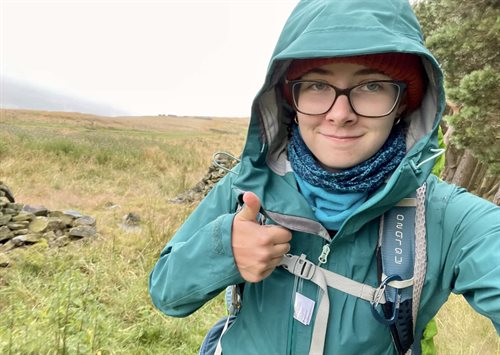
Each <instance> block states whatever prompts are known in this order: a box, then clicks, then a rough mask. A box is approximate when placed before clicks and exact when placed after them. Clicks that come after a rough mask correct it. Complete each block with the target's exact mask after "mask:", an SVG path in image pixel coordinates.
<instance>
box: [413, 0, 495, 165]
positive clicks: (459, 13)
mask: <svg viewBox="0 0 500 355" xmlns="http://www.w3.org/2000/svg"><path fill="white" fill-rule="evenodd" d="M415 11H416V13H417V16H418V17H419V19H420V22H421V24H422V28H423V31H424V33H425V34H426V38H427V40H426V44H427V46H428V47H429V48H430V49H431V51H432V52H433V53H434V54H435V55H436V57H437V58H438V60H439V61H440V62H441V64H442V68H443V70H444V73H445V84H446V88H447V93H448V98H449V99H450V100H451V101H452V102H453V103H454V104H456V105H458V106H459V107H460V108H461V110H460V113H459V114H458V115H456V116H453V117H447V118H446V119H447V120H448V121H449V123H450V125H452V126H453V127H454V128H455V131H454V134H453V136H452V141H453V143H456V144H457V145H458V146H460V147H462V148H467V149H469V150H470V151H471V152H472V153H473V155H474V156H476V157H477V158H478V159H479V160H480V161H482V162H483V163H486V164H488V166H489V167H490V170H491V171H492V172H493V173H496V172H499V171H500V162H499V161H498V160H499V159H498V156H499V148H498V146H499V145H500V143H499V137H498V128H499V123H498V122H499V120H500V114H499V112H500V110H499V100H498V97H500V86H499V85H498V82H499V77H500V2H498V1H496V0H478V1H469V0H426V1H421V2H419V3H417V4H416V6H415Z"/></svg>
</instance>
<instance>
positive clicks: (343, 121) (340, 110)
mask: <svg viewBox="0 0 500 355" xmlns="http://www.w3.org/2000/svg"><path fill="white" fill-rule="evenodd" d="M325 119H326V120H328V121H330V122H331V123H333V124H335V125H338V126H345V125H349V124H353V123H355V122H356V121H357V119H358V115H356V113H355V112H354V111H353V110H352V108H351V104H350V103H349V99H348V98H347V96H346V95H340V96H338V97H337V100H335V103H334V104H333V106H332V108H331V109H330V111H328V112H327V113H326V116H325Z"/></svg>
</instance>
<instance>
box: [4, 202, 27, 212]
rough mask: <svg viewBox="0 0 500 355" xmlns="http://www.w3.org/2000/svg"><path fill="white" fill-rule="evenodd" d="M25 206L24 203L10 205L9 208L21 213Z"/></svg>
mask: <svg viewBox="0 0 500 355" xmlns="http://www.w3.org/2000/svg"><path fill="white" fill-rule="evenodd" d="M23 207H24V205H23V204H22V203H8V204H7V208H11V209H13V210H14V211H16V212H19V211H21V210H22V209H23Z"/></svg>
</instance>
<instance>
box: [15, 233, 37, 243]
mask: <svg viewBox="0 0 500 355" xmlns="http://www.w3.org/2000/svg"><path fill="white" fill-rule="evenodd" d="M42 239H43V238H42V235H41V234H40V233H32V234H25V235H19V236H17V237H14V238H12V239H11V240H12V242H14V244H16V243H18V242H21V243H22V244H34V243H38V242H39V241H40V240H42Z"/></svg>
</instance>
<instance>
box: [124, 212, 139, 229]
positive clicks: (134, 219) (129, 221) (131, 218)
mask: <svg viewBox="0 0 500 355" xmlns="http://www.w3.org/2000/svg"><path fill="white" fill-rule="evenodd" d="M122 223H123V224H124V225H126V226H138V225H139V224H140V223H141V216H139V215H138V214H136V213H132V212H130V213H127V214H126V215H125V216H123V219H122Z"/></svg>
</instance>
